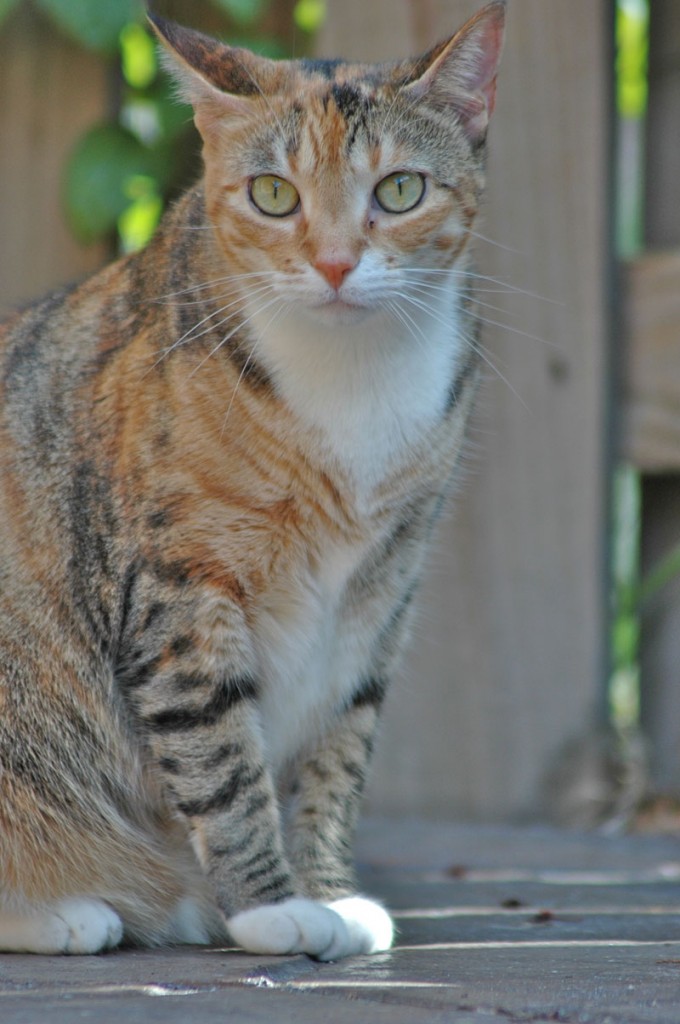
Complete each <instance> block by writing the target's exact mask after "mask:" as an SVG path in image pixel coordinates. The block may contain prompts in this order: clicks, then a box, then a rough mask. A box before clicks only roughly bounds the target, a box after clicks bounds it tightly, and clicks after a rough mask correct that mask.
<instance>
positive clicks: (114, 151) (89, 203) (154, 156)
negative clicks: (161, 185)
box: [64, 124, 169, 242]
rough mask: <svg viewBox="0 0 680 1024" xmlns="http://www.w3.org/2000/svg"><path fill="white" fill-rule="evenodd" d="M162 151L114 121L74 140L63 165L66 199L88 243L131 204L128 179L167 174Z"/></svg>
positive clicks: (110, 227)
mask: <svg viewBox="0 0 680 1024" xmlns="http://www.w3.org/2000/svg"><path fill="white" fill-rule="evenodd" d="M168 163H169V161H168V154H167V151H166V150H165V149H163V150H162V151H161V150H151V149H148V148H147V147H145V146H143V145H142V144H141V143H140V142H139V141H138V140H137V139H136V138H135V137H134V135H133V134H132V133H131V132H129V131H127V130H126V129H125V128H122V127H121V126H120V125H117V124H100V125H97V126H96V127H94V128H92V129H90V131H89V132H87V134H86V135H84V136H83V137H82V138H81V139H80V141H79V142H78V143H77V145H76V147H75V149H74V150H73V152H72V154H71V158H70V160H69V162H68V164H67V168H66V178H65V183H64V200H65V204H66V211H67V214H68V218H69V221H70V224H71V227H72V228H73V231H74V232H75V234H76V235H77V236H78V237H79V238H81V239H82V240H83V241H86V242H91V241H94V240H95V239H97V238H101V237H102V236H104V235H106V234H108V233H109V232H111V231H113V230H114V229H115V227H116V224H117V221H118V218H119V217H120V215H121V214H122V213H123V211H124V210H125V209H126V208H127V207H128V206H129V205H130V198H131V197H130V192H129V182H130V179H132V178H134V177H137V176H145V177H150V178H153V179H155V180H156V181H158V180H159V179H160V180H165V179H166V178H167V176H168V173H169V169H168Z"/></svg>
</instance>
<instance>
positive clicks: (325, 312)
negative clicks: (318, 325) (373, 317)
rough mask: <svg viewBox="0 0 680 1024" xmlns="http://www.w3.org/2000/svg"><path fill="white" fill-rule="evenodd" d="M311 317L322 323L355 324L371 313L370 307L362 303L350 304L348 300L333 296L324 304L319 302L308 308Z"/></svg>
mask: <svg viewBox="0 0 680 1024" xmlns="http://www.w3.org/2000/svg"><path fill="white" fill-rule="evenodd" d="M310 312H311V313H312V315H313V316H315V317H318V318H319V319H321V320H322V321H323V322H324V323H336V324H342V323H356V322H357V321H358V320H362V319H363V318H364V317H365V316H368V314H369V313H370V312H371V307H370V306H367V305H364V304H363V303H358V302H351V301H349V300H348V299H345V298H342V297H341V296H339V295H335V296H334V297H333V298H331V299H327V300H326V301H325V302H319V303H318V304H317V305H314V306H312V307H310Z"/></svg>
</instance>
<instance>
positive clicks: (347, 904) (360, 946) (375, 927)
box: [326, 896, 394, 953]
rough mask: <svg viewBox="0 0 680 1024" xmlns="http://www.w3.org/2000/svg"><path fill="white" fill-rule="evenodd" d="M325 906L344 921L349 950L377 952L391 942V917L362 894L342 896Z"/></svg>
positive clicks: (388, 946)
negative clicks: (342, 897) (347, 933)
mask: <svg viewBox="0 0 680 1024" xmlns="http://www.w3.org/2000/svg"><path fill="white" fill-rule="evenodd" d="M326 905H327V906H328V907H329V908H330V909H331V910H334V911H335V913H336V914H339V915H340V917H341V918H342V919H343V921H344V922H345V924H346V926H347V931H348V932H349V944H350V950H349V951H350V953H379V952H381V951H382V950H384V949H389V948H390V946H391V945H392V941H393V939H394V925H393V923H392V918H391V917H390V915H389V914H388V913H387V911H386V910H385V909H384V908H383V907H381V906H380V904H379V903H374V902H373V900H367V899H364V897H363V896H346V897H345V898H344V899H341V900H334V901H333V902H332V903H328V904H326Z"/></svg>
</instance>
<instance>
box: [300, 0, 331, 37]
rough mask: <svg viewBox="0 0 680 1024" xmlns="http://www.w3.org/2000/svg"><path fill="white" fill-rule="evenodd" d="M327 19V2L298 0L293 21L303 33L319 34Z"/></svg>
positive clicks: (323, 0)
mask: <svg viewBox="0 0 680 1024" xmlns="http://www.w3.org/2000/svg"><path fill="white" fill-rule="evenodd" d="M325 18H326V0H298V2H297V3H296V4H295V7H294V9H293V20H294V21H295V24H296V25H297V27H298V28H301V29H302V31H303V32H309V33H311V32H317V31H318V30H319V29H320V28H321V26H322V25H323V23H324V20H325Z"/></svg>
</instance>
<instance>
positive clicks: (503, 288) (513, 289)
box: [401, 267, 564, 306]
mask: <svg viewBox="0 0 680 1024" xmlns="http://www.w3.org/2000/svg"><path fill="white" fill-rule="evenodd" d="M401 269H402V271H403V272H404V273H409V274H426V275H428V276H429V275H431V274H433V275H434V274H455V275H456V277H466V278H470V279H471V280H473V281H475V282H477V281H486V282H489V283H490V284H495V285H498V286H499V287H498V291H499V292H502V293H505V294H508V295H510V294H516V295H523V296H526V297H527V298H529V299H538V300H539V301H540V302H548V303H549V304H550V305H552V306H564V303H563V302H561V301H560V300H559V299H551V298H549V297H548V296H547V295H539V294H538V293H537V292H532V291H527V289H526V288H519V287H517V285H513V284H510V282H509V281H503V280H502V279H501V278H499V277H492V276H490V275H489V274H480V273H479V272H478V271H476V270H461V269H459V268H458V267H447V268H439V267H402V268H401ZM480 290H481V289H478V288H476V289H475V291H480ZM494 291H495V289H494Z"/></svg>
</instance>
